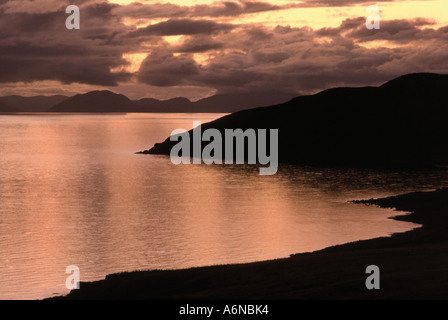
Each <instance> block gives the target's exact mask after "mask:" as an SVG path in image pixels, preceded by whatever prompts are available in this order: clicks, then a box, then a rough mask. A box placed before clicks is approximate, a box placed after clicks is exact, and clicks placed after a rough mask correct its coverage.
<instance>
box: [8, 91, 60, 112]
mask: <svg viewBox="0 0 448 320" xmlns="http://www.w3.org/2000/svg"><path fill="white" fill-rule="evenodd" d="M67 98H68V97H66V96H62V95H55V96H35V97H22V96H17V95H15V96H5V97H0V112H44V111H47V110H49V109H50V108H51V107H53V106H54V105H56V104H58V103H60V102H62V101H64V100H66V99H67Z"/></svg>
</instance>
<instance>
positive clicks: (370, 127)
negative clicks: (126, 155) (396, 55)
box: [143, 74, 448, 167]
mask: <svg viewBox="0 0 448 320" xmlns="http://www.w3.org/2000/svg"><path fill="white" fill-rule="evenodd" d="M447 88H448V75H437V74H410V75H405V76H402V77H400V78H397V79H395V80H392V81H390V82H388V83H386V84H384V85H382V86H380V87H363V88H335V89H330V90H326V91H323V92H320V93H318V94H315V95H312V96H301V97H297V98H295V99H293V100H291V101H289V102H286V103H284V104H280V105H276V106H272V107H264V108H256V109H250V110H244V111H240V112H236V113H234V114H231V115H228V116H225V117H223V118H220V119H218V120H215V121H213V122H210V123H207V124H205V125H203V126H202V129H203V130H205V129H207V128H217V129H218V130H220V131H221V132H223V130H224V129H235V128H241V129H248V128H253V129H278V130H279V160H280V162H297V163H308V164H317V165H347V166H385V167H391V166H404V165H409V166H420V165H427V164H431V165H433V164H442V165H446V164H447V163H448V143H447V140H446V137H447V136H448V101H447V95H446V93H447ZM173 129H174V128H173ZM172 146H173V142H170V141H169V139H167V140H166V141H165V142H163V143H161V144H156V145H155V146H154V147H153V148H151V149H150V150H147V151H144V152H143V153H150V154H169V152H170V150H171V147H172ZM203 147H204V144H203Z"/></svg>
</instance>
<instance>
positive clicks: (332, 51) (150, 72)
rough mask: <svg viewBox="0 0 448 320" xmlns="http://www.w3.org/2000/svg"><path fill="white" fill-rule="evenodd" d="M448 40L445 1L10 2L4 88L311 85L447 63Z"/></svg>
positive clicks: (0, 24)
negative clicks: (70, 8) (71, 20)
mask: <svg viewBox="0 0 448 320" xmlns="http://www.w3.org/2000/svg"><path fill="white" fill-rule="evenodd" d="M69 4H76V5H78V6H79V7H80V10H81V30H67V29H66V28H65V19H66V17H67V16H68V15H67V14H65V7H66V6H67V5H69ZM372 4H374V5H377V6H378V7H379V8H380V10H381V29H380V30H367V28H366V27H365V20H366V7H367V6H369V5H372ZM447 40H448V1H446V0H425V1H399V0H395V1H394V0H388V1H376V2H375V1H364V0H303V1H289V0H251V1H248V0H229V1H225V2H224V1H209V0H197V1H180V0H179V1H144V0H141V1H139V2H138V3H137V2H134V1H128V0H110V1H108V2H107V1H102V0H82V1H81V0H79V1H61V0H39V1H31V0H13V1H8V0H0V70H2V71H1V74H0V82H2V84H1V86H0V95H9V94H21V95H27V96H30V95H37V94H45V95H47V94H66V95H72V94H74V93H79V92H81V93H83V92H87V91H91V90H96V89H109V90H112V91H114V92H117V93H123V94H126V95H128V96H129V97H130V98H134V99H136V98H142V97H155V98H159V99H167V98H171V97H175V96H185V97H188V98H190V99H199V98H201V97H205V96H208V95H211V94H214V93H216V92H223V93H227V92H241V91H245V92H258V91H260V90H261V91H264V92H265V91H266V90H273V91H285V92H294V93H297V94H303V93H312V92H316V91H318V90H322V89H325V88H328V87H332V86H339V85H377V84H380V83H382V82H384V81H387V80H389V79H391V78H392V77H395V76H398V75H401V74H404V73H410V72H437V73H448V62H447V61H448V41H447Z"/></svg>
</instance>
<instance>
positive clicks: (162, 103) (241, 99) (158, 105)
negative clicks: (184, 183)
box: [49, 91, 295, 113]
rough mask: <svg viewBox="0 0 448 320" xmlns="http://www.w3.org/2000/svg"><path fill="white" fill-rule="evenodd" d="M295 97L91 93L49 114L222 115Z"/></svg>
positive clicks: (284, 94) (267, 94) (63, 103)
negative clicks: (132, 97)
mask: <svg viewBox="0 0 448 320" xmlns="http://www.w3.org/2000/svg"><path fill="white" fill-rule="evenodd" d="M293 97H295V95H293V94H291V93H284V92H267V93H266V92H265V93H245V94H218V95H214V96H212V97H208V98H205V99H201V100H198V101H196V102H191V101H190V100H188V99H186V98H182V97H179V98H174V99H169V100H157V99H152V98H144V99H140V100H137V101H131V100H129V99H128V98H126V97H125V96H123V95H118V94H115V93H113V92H110V91H93V92H89V93H86V94H82V95H81V94H79V95H76V96H73V97H71V98H69V99H67V100H66V101H63V102H62V103H60V104H58V105H56V106H54V107H53V108H51V109H50V110H49V111H51V112H212V113H213V112H218V113H219V112H222V113H231V112H235V111H238V110H243V109H247V108H253V107H258V106H267V105H271V104H272V103H281V102H285V101H288V100H290V99H292V98H293Z"/></svg>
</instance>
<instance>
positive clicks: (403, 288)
mask: <svg viewBox="0 0 448 320" xmlns="http://www.w3.org/2000/svg"><path fill="white" fill-rule="evenodd" d="M358 202H361V203H365V204H366V205H378V206H381V207H387V208H395V209H396V210H398V211H405V212H410V214H407V215H399V216H397V217H394V219H399V220H405V221H410V222H414V223H417V224H420V225H422V227H420V228H416V229H414V230H412V231H409V232H405V233H399V234H394V235H392V236H391V237H384V238H376V239H371V240H363V241H358V242H353V243H348V244H344V245H339V246H334V247H330V248H326V249H324V250H320V251H316V252H312V253H303V254H296V255H291V257H290V258H286V259H278V260H271V261H263V262H256V263H248V264H236V265H223V266H212V267H200V268H192V269H185V270H174V271H163V270H155V271H137V272H130V273H120V274H113V275H109V276H107V277H106V279H105V280H101V281H95V282H90V283H84V282H82V283H81V289H80V290H74V291H72V292H71V293H70V294H69V295H67V296H65V297H57V298H54V299H274V300H275V299H282V300H283V299H285V300H287V299H447V298H448V275H447V273H446V267H447V266H448V255H447V254H446V253H447V252H448V241H447V240H448V232H447V228H448V215H447V214H446V210H447V207H448V189H440V190H437V191H432V192H416V193H410V194H405V195H399V196H394V197H389V198H383V199H370V200H365V201H358ZM399 214H402V212H400V213H399ZM369 265H377V266H378V267H379V268H380V272H381V278H380V280H381V288H380V289H379V290H368V289H366V286H365V280H366V278H367V276H368V274H366V273H365V269H366V267H367V266H369Z"/></svg>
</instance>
